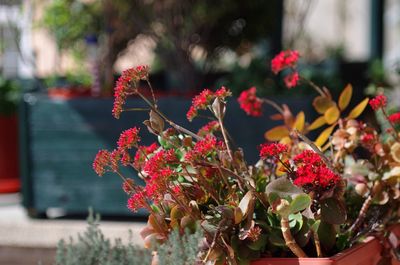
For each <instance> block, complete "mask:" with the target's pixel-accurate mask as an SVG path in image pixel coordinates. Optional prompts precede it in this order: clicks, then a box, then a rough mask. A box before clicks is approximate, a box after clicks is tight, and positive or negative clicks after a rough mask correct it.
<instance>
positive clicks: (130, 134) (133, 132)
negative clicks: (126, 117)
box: [117, 127, 140, 150]
mask: <svg viewBox="0 0 400 265" xmlns="http://www.w3.org/2000/svg"><path fill="white" fill-rule="evenodd" d="M139 131H140V129H138V128H136V127H134V128H131V129H128V130H125V131H123V132H122V133H121V135H120V137H119V139H118V142H117V145H118V148H119V149H121V150H124V149H130V148H132V147H133V146H135V145H136V144H137V142H138V141H140V137H139Z"/></svg>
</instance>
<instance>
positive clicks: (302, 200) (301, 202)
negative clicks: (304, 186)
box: [290, 193, 311, 213]
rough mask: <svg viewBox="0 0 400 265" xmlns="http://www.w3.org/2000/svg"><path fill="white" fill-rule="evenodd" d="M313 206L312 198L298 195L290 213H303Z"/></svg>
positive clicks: (292, 203)
mask: <svg viewBox="0 0 400 265" xmlns="http://www.w3.org/2000/svg"><path fill="white" fill-rule="evenodd" d="M310 205H311V198H310V196H308V195H307V194H305V193H303V194H299V195H297V196H296V197H295V198H294V199H293V201H292V202H291V203H290V213H297V212H300V211H303V210H304V209H306V208H308V207H309V206H310Z"/></svg>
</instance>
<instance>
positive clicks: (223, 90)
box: [214, 86, 232, 98]
mask: <svg viewBox="0 0 400 265" xmlns="http://www.w3.org/2000/svg"><path fill="white" fill-rule="evenodd" d="M214 95H215V96H216V97H217V98H226V97H229V96H231V95H232V93H231V91H229V89H226V87H224V86H222V87H221V88H220V89H218V90H217V91H215V94H214Z"/></svg>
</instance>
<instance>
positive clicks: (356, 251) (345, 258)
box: [251, 227, 400, 265]
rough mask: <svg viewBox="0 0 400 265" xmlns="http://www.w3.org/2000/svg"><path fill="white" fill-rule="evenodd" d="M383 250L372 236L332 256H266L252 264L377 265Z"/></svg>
mask: <svg viewBox="0 0 400 265" xmlns="http://www.w3.org/2000/svg"><path fill="white" fill-rule="evenodd" d="M399 228H400V227H399ZM381 251H382V245H381V244H380V242H379V240H378V239H375V238H373V237H370V238H368V239H367V240H366V242H364V243H361V244H358V245H356V246H354V247H352V248H350V249H347V250H345V251H343V252H341V253H338V254H336V255H334V256H333V257H330V258H300V259H298V258H264V259H259V260H256V261H253V262H252V263H251V265H376V264H378V262H379V260H380V258H381ZM392 265H400V262H399V261H397V260H395V259H392Z"/></svg>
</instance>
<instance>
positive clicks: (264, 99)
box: [261, 98, 284, 115]
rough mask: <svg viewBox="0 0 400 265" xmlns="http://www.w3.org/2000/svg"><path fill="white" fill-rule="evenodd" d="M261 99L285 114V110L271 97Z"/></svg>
mask: <svg viewBox="0 0 400 265" xmlns="http://www.w3.org/2000/svg"><path fill="white" fill-rule="evenodd" d="M261 100H262V102H263V103H266V104H268V105H270V106H271V107H273V108H274V109H276V110H277V111H278V112H279V113H280V114H282V115H283V113H284V110H283V109H282V108H281V107H280V106H279V105H278V104H276V102H274V101H272V100H270V99H267V98H262V99H261Z"/></svg>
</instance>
